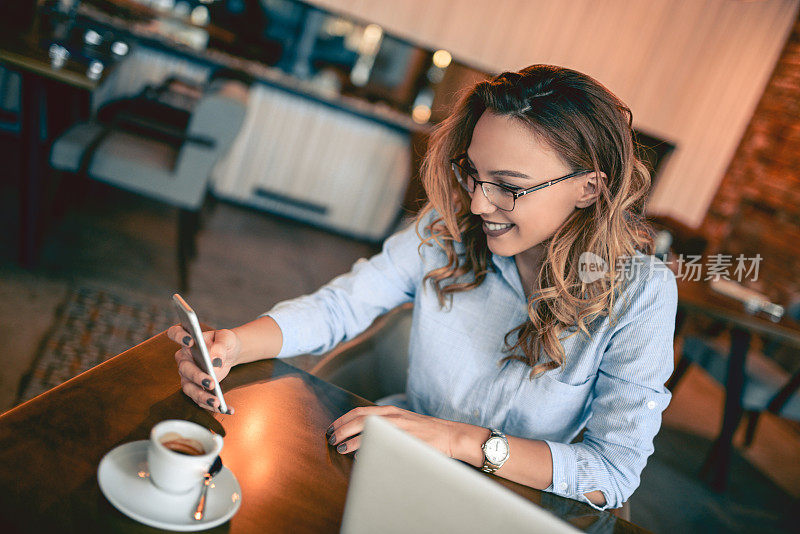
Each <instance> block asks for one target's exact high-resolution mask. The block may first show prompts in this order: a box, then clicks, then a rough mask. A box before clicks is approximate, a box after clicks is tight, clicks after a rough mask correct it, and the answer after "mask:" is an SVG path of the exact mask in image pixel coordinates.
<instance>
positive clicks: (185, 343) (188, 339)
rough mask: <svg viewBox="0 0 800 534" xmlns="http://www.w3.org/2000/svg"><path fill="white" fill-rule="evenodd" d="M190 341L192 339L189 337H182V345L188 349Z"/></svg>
mask: <svg viewBox="0 0 800 534" xmlns="http://www.w3.org/2000/svg"><path fill="white" fill-rule="evenodd" d="M191 340H192V338H191V337H189V336H186V337H184V338H183V344H184V345H186V346H187V347H188V346H189V342H190V341H191Z"/></svg>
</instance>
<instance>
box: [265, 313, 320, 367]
mask: <svg viewBox="0 0 800 534" xmlns="http://www.w3.org/2000/svg"><path fill="white" fill-rule="evenodd" d="M280 308H281V306H280V305H278V306H276V307H275V308H273V309H272V310H270V311H268V312H266V313H262V314H261V315H259V317H272V319H273V320H274V321H275V322H276V323H278V327H279V328H280V329H281V337H282V338H283V344H282V345H281V350H280V352H279V353H278V354H277V355H276V356H275V357H276V358H288V357H290V356H297V355H298V354H304V353H305V352H307V351H304V350H303V348H302V347H300V344H299V341H298V340H300V339H303V338H304V337H306V336H303V334H302V332H303V330H302V329H303V328H304V327H305V326H306V325H307V324H308V319H307V318H306V320H305V321H303V320H302V318H301V317H299V316H298V317H294V315H296V314H293V313H292V310H291V309H289V308H284V309H280Z"/></svg>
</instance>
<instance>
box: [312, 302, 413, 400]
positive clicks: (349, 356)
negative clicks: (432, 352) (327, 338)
mask: <svg viewBox="0 0 800 534" xmlns="http://www.w3.org/2000/svg"><path fill="white" fill-rule="evenodd" d="M412 312H413V304H411V303H407V304H403V305H401V306H398V307H397V308H394V309H393V310H391V311H389V312H387V313H385V314H384V315H382V316H380V317H378V318H377V319H375V321H374V322H373V323H372V325H371V326H370V327H369V328H367V330H365V331H364V332H362V333H361V334H360V335H359V336H357V337H355V338H353V339H352V340H350V341H348V342H346V343H342V344H340V345H339V346H337V347H336V348H334V349H333V350H332V351H331V352H329V353H328V354H326V355H325V356H324V357H323V358H322V360H321V361H320V362H319V363H318V364H317V365H315V366H314V368H313V369H312V370H311V374H313V375H315V376H318V377H320V378H322V379H323V380H325V381H327V382H330V383H332V384H335V385H337V386H339V387H341V388H344V389H346V390H348V391H351V392H353V393H355V394H356V395H359V396H361V397H364V398H365V399H368V400H371V401H376V400H378V399H380V398H383V397H388V396H389V395H394V394H396V393H404V392H405V390H406V381H407V379H408V342H409V337H410V334H411V321H412Z"/></svg>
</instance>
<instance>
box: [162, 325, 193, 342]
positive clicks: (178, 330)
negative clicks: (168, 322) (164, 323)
mask: <svg viewBox="0 0 800 534" xmlns="http://www.w3.org/2000/svg"><path fill="white" fill-rule="evenodd" d="M167 337H168V338H170V339H171V340H172V341H174V342H175V343H179V344H181V345H183V346H184V347H191V346H192V336H190V335H189V332H187V331H186V330H184V329H183V327H182V326H181V325H179V324H176V325H173V326H170V327H169V329H167Z"/></svg>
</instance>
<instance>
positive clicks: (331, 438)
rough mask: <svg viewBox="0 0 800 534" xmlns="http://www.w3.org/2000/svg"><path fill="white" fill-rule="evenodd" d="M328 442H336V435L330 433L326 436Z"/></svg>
mask: <svg viewBox="0 0 800 534" xmlns="http://www.w3.org/2000/svg"><path fill="white" fill-rule="evenodd" d="M328 443H330V444H331V445H333V444H334V443H336V435H335V434H331V436H330V437H329V438H328Z"/></svg>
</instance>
